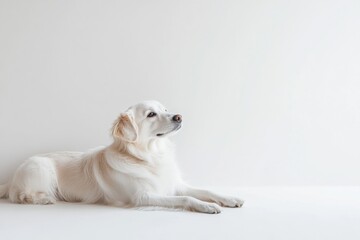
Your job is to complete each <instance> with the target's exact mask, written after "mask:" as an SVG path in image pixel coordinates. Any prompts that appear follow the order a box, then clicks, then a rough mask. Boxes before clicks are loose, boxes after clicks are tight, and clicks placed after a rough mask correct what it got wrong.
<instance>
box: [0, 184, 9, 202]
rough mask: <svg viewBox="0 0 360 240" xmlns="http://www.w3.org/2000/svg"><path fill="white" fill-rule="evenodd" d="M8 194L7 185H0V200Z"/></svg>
mask: <svg viewBox="0 0 360 240" xmlns="http://www.w3.org/2000/svg"><path fill="white" fill-rule="evenodd" d="M8 192H9V185H8V184H7V183H6V184H3V185H0V198H5V197H7V195H8Z"/></svg>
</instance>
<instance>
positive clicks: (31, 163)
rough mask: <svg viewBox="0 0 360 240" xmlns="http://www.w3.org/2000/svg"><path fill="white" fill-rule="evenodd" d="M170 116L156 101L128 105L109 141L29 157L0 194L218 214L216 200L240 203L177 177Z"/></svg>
mask: <svg viewBox="0 0 360 240" xmlns="http://www.w3.org/2000/svg"><path fill="white" fill-rule="evenodd" d="M150 113H151V114H150ZM152 113H155V114H156V115H155V116H151V115H152ZM149 114H150V115H149ZM150 116H151V117H150ZM174 116H175V115H174V114H170V113H168V112H167V110H166V109H165V108H164V106H163V105H161V104H160V103H158V102H156V101H146V102H142V103H139V104H137V105H134V106H132V107H130V108H129V109H128V110H127V111H126V112H125V113H122V114H121V115H120V116H119V118H118V119H117V120H116V121H115V123H114V125H113V128H112V136H113V138H114V141H113V143H112V144H111V145H109V146H107V147H99V148H97V149H93V150H91V151H88V152H86V153H82V152H55V153H47V154H41V155H36V156H33V157H31V158H29V159H28V160H26V161H25V162H24V163H23V164H22V165H21V166H20V167H19V168H18V169H17V170H16V172H15V175H14V176H13V178H12V179H11V181H10V182H9V183H7V184H5V185H1V186H0V197H8V198H9V199H10V201H12V202H14V203H31V204H51V203H55V202H56V200H62V201H68V202H85V203H101V204H109V205H115V206H122V207H143V206H157V207H168V208H181V209H187V210H191V211H197V212H204V213H220V211H221V209H220V207H219V205H222V206H225V207H241V206H242V204H243V201H242V200H240V199H238V198H234V197H226V196H221V195H218V194H215V193H212V192H209V191H206V190H200V189H195V188H193V187H190V186H188V185H187V184H185V183H184V182H183V180H182V178H181V175H180V172H179V170H178V167H177V166H176V163H175V159H174V154H173V146H172V144H171V142H170V141H169V139H168V137H169V136H170V135H172V134H174V133H175V132H176V131H177V130H178V129H179V128H180V127H181V116H179V115H176V116H177V118H176V117H174ZM174 118H176V120H174Z"/></svg>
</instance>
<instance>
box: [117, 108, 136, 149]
mask: <svg viewBox="0 0 360 240" xmlns="http://www.w3.org/2000/svg"><path fill="white" fill-rule="evenodd" d="M112 135H113V137H114V138H120V139H122V140H124V141H127V142H136V140H137V138H138V127H137V125H136V123H135V121H134V117H133V115H132V113H130V112H126V113H122V114H121V115H120V116H119V117H118V118H117V119H116V121H115V122H114V126H113V128H112Z"/></svg>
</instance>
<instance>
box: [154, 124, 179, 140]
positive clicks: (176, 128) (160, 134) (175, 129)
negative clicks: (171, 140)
mask: <svg viewBox="0 0 360 240" xmlns="http://www.w3.org/2000/svg"><path fill="white" fill-rule="evenodd" d="M180 128H181V124H179V125H177V126H176V127H175V128H174V129H173V130H171V131H169V132H166V133H158V134H156V136H158V137H161V136H165V135H167V134H169V133H172V132H175V131H177V130H179V129H180Z"/></svg>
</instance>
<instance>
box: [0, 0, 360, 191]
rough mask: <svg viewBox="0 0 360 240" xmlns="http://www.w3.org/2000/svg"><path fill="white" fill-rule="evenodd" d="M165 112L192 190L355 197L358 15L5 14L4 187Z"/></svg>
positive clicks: (319, 10) (222, 11)
mask: <svg viewBox="0 0 360 240" xmlns="http://www.w3.org/2000/svg"><path fill="white" fill-rule="evenodd" d="M146 99H157V100H159V101H161V102H163V103H164V105H165V106H167V107H168V108H169V110H172V111H174V112H179V113H181V114H182V115H183V117H184V127H183V129H182V131H181V132H179V134H178V135H177V136H175V137H174V141H175V142H176V144H177V152H178V162H179V165H180V167H181V169H182V170H183V172H184V177H185V178H186V179H187V180H188V181H189V182H191V183H193V184H196V185H243V186H251V185H359V183H360V174H359V167H360V150H359V143H360V141H359V138H360V128H359V123H360V113H359V110H360V1H357V0H353V1H350V0H348V1H320V0H316V1H285V0H284V1H251V0H248V1H235V0H234V1H228V0H226V1H220V0H218V1H208V0H206V1H205V0H204V1H198V0H195V1H190V0H188V1H176V0H171V1H169V0H166V1H165V0H164V1H154V0H152V1H145V0H144V1H115V0H114V1H92V0H91V1H89V0H86V1H85V0H84V1H77V0H71V1H70V0H68V1H40V0H38V1H25V0H22V1H17V0H14V1H7V0H0V146H1V149H0V176H1V177H0V179H4V178H5V176H7V175H9V174H10V172H11V171H12V170H13V169H14V168H15V167H16V166H18V164H20V162H21V161H23V160H24V159H26V157H28V156H30V155H33V154H36V153H41V152H48V151H57V150H81V151H84V150H86V149H88V148H92V147H96V146H99V145H106V144H109V143H110V141H111V138H110V137H109V129H110V127H111V124H112V122H113V120H114V119H115V118H116V117H117V115H118V114H119V113H120V112H121V111H123V110H125V109H126V108H127V107H128V106H130V105H132V104H134V103H137V102H138V101H141V100H146Z"/></svg>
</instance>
